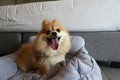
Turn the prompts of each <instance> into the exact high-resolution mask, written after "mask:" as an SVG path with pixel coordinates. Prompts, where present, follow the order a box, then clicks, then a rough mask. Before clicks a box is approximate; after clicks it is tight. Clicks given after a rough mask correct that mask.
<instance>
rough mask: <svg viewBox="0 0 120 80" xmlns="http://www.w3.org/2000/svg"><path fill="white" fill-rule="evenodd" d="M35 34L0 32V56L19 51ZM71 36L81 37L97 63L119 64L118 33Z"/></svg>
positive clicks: (77, 34) (88, 33)
mask: <svg viewBox="0 0 120 80" xmlns="http://www.w3.org/2000/svg"><path fill="white" fill-rule="evenodd" d="M36 34H37V32H0V56H3V55H7V54H10V53H12V52H14V51H16V50H18V49H19V47H20V45H21V44H23V43H24V42H27V41H28V38H29V37H30V36H33V35H36ZM70 35H72V36H82V37H83V38H84V39H85V43H86V45H85V47H86V48H87V50H88V52H89V54H90V55H91V56H93V57H94V58H95V59H96V60H97V61H105V62H120V42H119V41H120V32H70Z"/></svg>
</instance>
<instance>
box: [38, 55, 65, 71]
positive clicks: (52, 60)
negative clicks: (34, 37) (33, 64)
mask: <svg viewBox="0 0 120 80" xmlns="http://www.w3.org/2000/svg"><path fill="white" fill-rule="evenodd" d="M64 59H65V57H64V55H55V56H51V57H40V58H39V59H38V64H43V65H46V66H47V67H48V69H50V68H51V67H52V66H54V65H55V64H56V63H58V62H61V61H64Z"/></svg>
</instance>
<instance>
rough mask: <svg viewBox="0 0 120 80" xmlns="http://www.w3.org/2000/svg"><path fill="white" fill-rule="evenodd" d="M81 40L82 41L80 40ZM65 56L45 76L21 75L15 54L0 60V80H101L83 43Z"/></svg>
mask: <svg viewBox="0 0 120 80" xmlns="http://www.w3.org/2000/svg"><path fill="white" fill-rule="evenodd" d="M82 40H83V39H82ZM79 41H80V42H82V43H80V44H72V46H74V47H75V46H77V45H78V46H79V48H78V49H77V50H76V48H75V49H73V50H72V51H71V52H72V53H68V54H67V55H66V61H65V62H60V63H58V64H56V65H55V66H54V67H53V68H51V69H50V70H49V71H48V72H47V73H46V74H44V75H38V74H36V73H32V72H28V73H23V72H21V71H20V70H18V69H17V66H16V63H15V58H16V56H17V53H18V52H19V51H18V52H16V53H13V54H11V55H7V56H4V57H1V58H0V80H102V76H101V71H100V68H99V66H98V65H97V63H96V61H95V60H94V58H92V57H91V56H90V55H89V54H88V52H87V50H86V49H85V47H84V41H81V37H79Z"/></svg>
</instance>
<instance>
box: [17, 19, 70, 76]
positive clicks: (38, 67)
mask: <svg viewBox="0 0 120 80" xmlns="http://www.w3.org/2000/svg"><path fill="white" fill-rule="evenodd" d="M70 48H71V42H70V37H69V33H68V31H67V30H66V29H65V28H64V27H63V26H62V25H61V24H60V23H59V22H58V21H57V20H53V21H49V20H44V21H43V23H42V29H41V31H40V32H39V33H38V34H37V36H36V38H35V40H34V41H33V43H25V44H23V45H22V47H21V48H20V54H19V55H18V58H17V60H16V63H17V65H18V67H19V68H20V69H21V70H22V71H25V72H26V71H30V70H35V72H36V73H38V74H40V75H42V74H44V73H45V72H47V71H48V70H49V69H50V68H51V67H52V66H54V65H55V64H56V63H58V62H61V61H64V60H65V55H66V53H68V51H69V50H70Z"/></svg>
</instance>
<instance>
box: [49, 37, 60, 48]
mask: <svg viewBox="0 0 120 80" xmlns="http://www.w3.org/2000/svg"><path fill="white" fill-rule="evenodd" d="M50 45H51V48H52V49H53V50H57V49H58V47H59V42H58V38H54V39H52V41H51V44H50Z"/></svg>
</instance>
